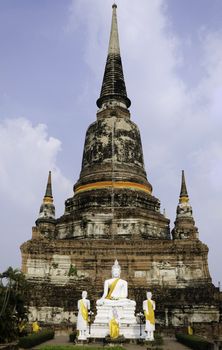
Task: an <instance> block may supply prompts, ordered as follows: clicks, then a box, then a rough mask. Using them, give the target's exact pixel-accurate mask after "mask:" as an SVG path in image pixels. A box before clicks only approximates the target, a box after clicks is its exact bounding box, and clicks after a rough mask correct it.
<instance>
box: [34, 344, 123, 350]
mask: <svg viewBox="0 0 222 350" xmlns="http://www.w3.org/2000/svg"><path fill="white" fill-rule="evenodd" d="M102 348H103V349H104V347H103V346H101V347H98V346H87V345H86V346H85V345H84V346H83V345H54V346H53V345H42V346H40V347H39V349H41V350H72V349H73V350H101V349H102ZM107 349H109V350H125V349H124V348H123V347H120V346H112V347H110V346H107Z"/></svg>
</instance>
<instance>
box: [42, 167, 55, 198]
mask: <svg viewBox="0 0 222 350" xmlns="http://www.w3.org/2000/svg"><path fill="white" fill-rule="evenodd" d="M50 198H51V201H53V196H52V179H51V171H49V175H48V181H47V185H46V190H45V196H44V202H45V200H49V199H50Z"/></svg>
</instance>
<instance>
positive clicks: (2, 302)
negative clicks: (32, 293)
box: [0, 267, 27, 343]
mask: <svg viewBox="0 0 222 350" xmlns="http://www.w3.org/2000/svg"><path fill="white" fill-rule="evenodd" d="M26 289H27V285H26V281H25V277H24V275H23V274H22V273H21V272H20V271H19V270H18V269H13V268H12V267H9V268H8V269H7V270H6V271H5V272H3V273H1V274H0V342H1V343H6V342H10V341H13V340H15V339H16V338H17V337H18V335H19V323H21V322H25V321H27V309H26V307H25V305H24V293H25V290H26Z"/></svg>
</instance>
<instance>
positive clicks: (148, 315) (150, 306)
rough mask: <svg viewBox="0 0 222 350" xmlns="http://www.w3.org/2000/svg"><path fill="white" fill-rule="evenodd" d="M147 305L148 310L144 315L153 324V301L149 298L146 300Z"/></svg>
mask: <svg viewBox="0 0 222 350" xmlns="http://www.w3.org/2000/svg"><path fill="white" fill-rule="evenodd" d="M147 305H148V312H146V311H145V312H144V313H145V317H146V320H147V321H150V323H151V324H153V325H154V324H155V316H154V310H153V303H152V301H150V300H149V299H148V300H147Z"/></svg>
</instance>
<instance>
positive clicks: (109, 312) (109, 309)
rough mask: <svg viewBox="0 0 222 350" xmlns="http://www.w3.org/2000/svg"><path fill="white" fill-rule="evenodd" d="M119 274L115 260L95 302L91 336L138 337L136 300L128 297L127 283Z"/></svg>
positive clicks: (119, 270) (119, 269)
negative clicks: (110, 274)
mask: <svg viewBox="0 0 222 350" xmlns="http://www.w3.org/2000/svg"><path fill="white" fill-rule="evenodd" d="M120 274H121V267H120V265H119V263H118V261H117V260H116V261H115V263H114V265H113V267H112V278H110V279H107V280H105V282H104V291H103V295H102V297H101V298H100V299H99V300H97V302H96V305H97V306H96V309H97V314H96V317H95V321H94V323H93V324H92V327H91V337H94V338H104V337H106V336H108V335H111V337H112V338H115V337H118V336H124V337H125V338H128V339H132V338H138V337H139V334H140V327H139V324H138V323H137V320H136V316H135V309H136V302H135V301H134V300H131V299H128V283H127V281H125V280H123V279H121V278H120Z"/></svg>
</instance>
